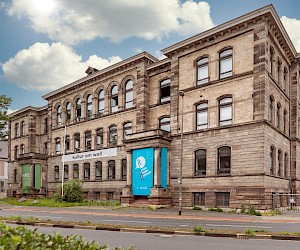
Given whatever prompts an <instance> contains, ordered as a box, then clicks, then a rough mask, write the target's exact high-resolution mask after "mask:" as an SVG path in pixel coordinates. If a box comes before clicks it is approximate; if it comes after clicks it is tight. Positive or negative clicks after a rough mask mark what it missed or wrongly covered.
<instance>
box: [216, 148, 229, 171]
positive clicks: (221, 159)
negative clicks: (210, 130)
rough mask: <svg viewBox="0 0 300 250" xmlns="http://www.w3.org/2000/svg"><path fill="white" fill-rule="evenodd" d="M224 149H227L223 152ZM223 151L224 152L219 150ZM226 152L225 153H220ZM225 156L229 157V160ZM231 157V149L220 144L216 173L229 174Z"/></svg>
mask: <svg viewBox="0 0 300 250" xmlns="http://www.w3.org/2000/svg"><path fill="white" fill-rule="evenodd" d="M225 150H228V151H229V154H226V153H228V152H225ZM221 151H224V152H221ZM222 154H226V155H222ZM226 158H229V160H228V159H227V161H226ZM231 158H232V149H231V147H229V146H222V147H219V148H218V175H230V174H231ZM223 164H224V165H228V166H225V167H223V166H221V165H223Z"/></svg>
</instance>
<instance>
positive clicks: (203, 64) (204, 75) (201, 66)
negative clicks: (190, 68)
mask: <svg viewBox="0 0 300 250" xmlns="http://www.w3.org/2000/svg"><path fill="white" fill-rule="evenodd" d="M204 83H208V57H203V58H201V59H200V60H198V61H197V85H201V84H204Z"/></svg>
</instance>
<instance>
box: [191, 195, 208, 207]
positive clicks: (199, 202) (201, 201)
mask: <svg viewBox="0 0 300 250" xmlns="http://www.w3.org/2000/svg"><path fill="white" fill-rule="evenodd" d="M193 206H205V193H204V192H195V193H193Z"/></svg>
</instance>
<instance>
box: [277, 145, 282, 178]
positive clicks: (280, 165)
mask: <svg viewBox="0 0 300 250" xmlns="http://www.w3.org/2000/svg"><path fill="white" fill-rule="evenodd" d="M282 157H283V155H282V151H281V150H280V149H279V150H278V159H277V162H278V167H277V175H278V176H281V171H282V170H281V168H282V160H283V159H282Z"/></svg>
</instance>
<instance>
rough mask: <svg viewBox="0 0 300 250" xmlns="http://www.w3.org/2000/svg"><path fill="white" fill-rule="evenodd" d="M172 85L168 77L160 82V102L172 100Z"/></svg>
mask: <svg viewBox="0 0 300 250" xmlns="http://www.w3.org/2000/svg"><path fill="white" fill-rule="evenodd" d="M170 85H171V80H170V79H166V80H163V81H161V82H160V102H161V103H163V102H168V101H170V90H171V89H170Z"/></svg>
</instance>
